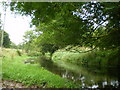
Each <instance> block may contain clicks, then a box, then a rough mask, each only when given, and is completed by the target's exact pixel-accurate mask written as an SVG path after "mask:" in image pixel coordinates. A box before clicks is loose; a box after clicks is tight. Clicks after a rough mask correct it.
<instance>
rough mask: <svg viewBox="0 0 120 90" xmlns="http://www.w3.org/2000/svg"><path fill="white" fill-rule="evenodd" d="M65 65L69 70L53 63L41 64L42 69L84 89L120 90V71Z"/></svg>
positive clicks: (45, 62) (44, 62)
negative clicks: (115, 89) (111, 89)
mask: <svg viewBox="0 0 120 90" xmlns="http://www.w3.org/2000/svg"><path fill="white" fill-rule="evenodd" d="M59 65H60V63H59ZM65 65H67V66H68V67H69V68H68V67H65V68H63V67H62V65H61V66H58V65H57V64H54V63H53V62H51V61H43V62H42V63H41V66H42V67H44V68H46V69H47V70H49V71H51V72H53V73H55V74H58V75H60V76H61V77H62V78H67V79H70V80H72V81H73V82H74V83H77V84H80V85H82V88H120V76H119V75H120V72H119V70H118V69H97V68H96V69H94V68H85V67H84V68H83V67H81V66H76V65H72V64H68V63H67V64H66V63H65ZM63 66H64V65H63Z"/></svg>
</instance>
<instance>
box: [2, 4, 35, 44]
mask: <svg viewBox="0 0 120 90" xmlns="http://www.w3.org/2000/svg"><path fill="white" fill-rule="evenodd" d="M0 12H1V13H2V16H1V18H2V21H4V11H3V10H2V8H1V6H0ZM30 21H31V18H30V16H29V17H27V16H21V15H14V14H11V11H10V10H9V8H7V11H6V18H5V27H4V30H5V31H6V32H7V33H8V34H9V37H10V39H11V41H12V42H13V43H15V44H17V45H18V44H20V43H22V42H23V35H24V33H25V32H26V31H27V30H31V29H33V28H30V24H29V23H30ZM3 23H4V22H3Z"/></svg>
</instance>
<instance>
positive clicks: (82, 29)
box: [11, 2, 120, 49]
mask: <svg viewBox="0 0 120 90" xmlns="http://www.w3.org/2000/svg"><path fill="white" fill-rule="evenodd" d="M28 7H29V9H28ZM119 8H120V5H119V3H98V2H87V3H50V2H49V3H32V2H30V3H26V2H24V3H16V2H12V3H11V10H13V11H15V12H19V13H21V14H22V15H30V16H31V17H32V24H33V25H36V26H39V27H38V30H37V31H38V32H39V31H42V32H43V34H42V35H40V36H39V39H40V40H39V41H40V42H39V43H41V42H46V43H49V44H54V45H60V46H66V45H70V44H72V45H81V46H82V45H84V46H90V47H93V46H96V47H100V48H108V49H112V48H114V47H115V48H116V47H119V45H120V43H119V42H120V39H117V38H119V32H120V29H119ZM73 14H74V15H73ZM75 15H77V16H75ZM105 23H106V24H105Z"/></svg>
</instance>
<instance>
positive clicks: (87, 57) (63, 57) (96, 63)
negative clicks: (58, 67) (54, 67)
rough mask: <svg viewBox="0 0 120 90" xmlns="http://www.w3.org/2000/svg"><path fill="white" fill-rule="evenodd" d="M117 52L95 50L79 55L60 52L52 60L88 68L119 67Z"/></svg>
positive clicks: (77, 53)
mask: <svg viewBox="0 0 120 90" xmlns="http://www.w3.org/2000/svg"><path fill="white" fill-rule="evenodd" d="M82 51H83V50H82ZM84 51H85V50H84ZM116 52H117V50H106V51H105V50H104V51H100V50H94V51H90V52H87V53H79V52H70V51H65V50H59V51H57V52H55V53H54V54H53V57H52V60H53V61H54V62H58V61H64V62H69V63H73V64H77V65H85V66H87V67H88V66H89V67H117V66H120V64H119V63H118V62H119V60H118V57H119V55H117V54H116ZM113 56H114V58H113Z"/></svg>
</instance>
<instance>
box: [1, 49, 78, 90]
mask: <svg viewBox="0 0 120 90" xmlns="http://www.w3.org/2000/svg"><path fill="white" fill-rule="evenodd" d="M14 51H15V50H13V51H12V50H9V51H8V52H9V54H8V53H7V52H6V50H5V51H4V52H6V55H7V56H5V57H4V58H3V59H2V74H3V77H2V79H3V80H14V81H16V82H21V83H23V84H24V85H27V86H28V87H29V86H31V85H35V86H39V87H45V88H73V87H80V86H79V85H75V84H74V83H73V82H72V81H69V80H67V79H63V78H61V77H60V76H58V75H55V74H53V73H51V72H49V71H47V70H46V69H44V68H42V67H40V66H39V65H38V64H24V60H26V59H28V58H31V57H28V56H26V55H22V56H18V55H16V53H15V52H14ZM13 54H14V55H13ZM11 55H13V56H11Z"/></svg>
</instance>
